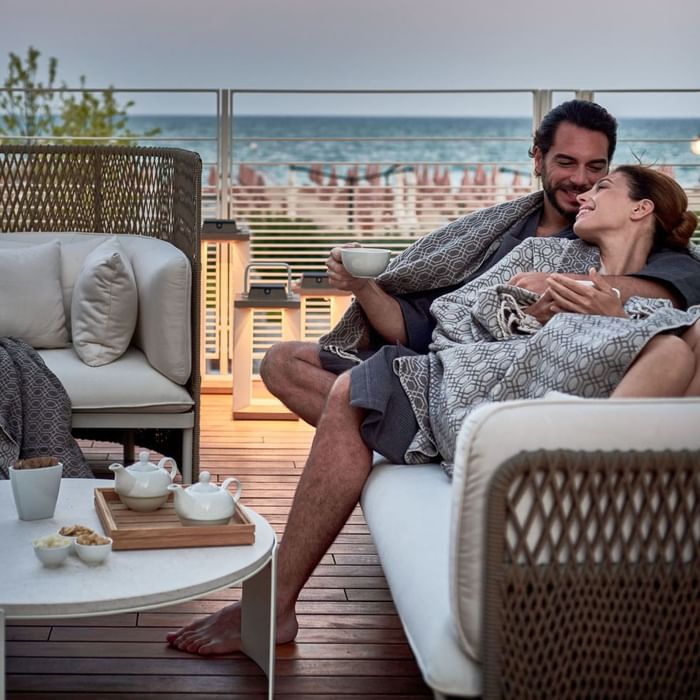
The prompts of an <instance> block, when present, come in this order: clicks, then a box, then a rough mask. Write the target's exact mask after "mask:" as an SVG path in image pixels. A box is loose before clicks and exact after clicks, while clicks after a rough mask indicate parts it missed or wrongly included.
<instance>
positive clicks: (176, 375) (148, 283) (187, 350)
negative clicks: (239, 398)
mask: <svg viewBox="0 0 700 700" xmlns="http://www.w3.org/2000/svg"><path fill="white" fill-rule="evenodd" d="M120 240H121V243H122V247H123V248H124V250H125V251H126V252H127V254H128V255H129V258H130V260H131V264H132V266H133V268H134V274H135V275H136V280H137V282H138V287H139V315H138V322H137V326H136V333H135V336H134V343H135V344H136V345H137V346H138V347H140V348H141V349H142V350H143V351H144V352H145V353H146V357H148V361H149V362H150V363H151V364H152V365H153V366H154V367H155V368H156V369H157V370H158V371H159V372H162V373H163V374H164V375H165V376H166V377H168V378H169V379H172V380H173V381H174V382H177V383H178V384H185V383H186V382H187V380H188V379H189V378H190V374H191V373H192V333H193V332H198V329H192V323H191V319H192V268H191V265H190V261H189V260H188V258H187V256H186V255H185V254H184V253H183V252H182V251H181V250H180V249H179V248H176V247H175V246H174V245H172V244H171V243H168V242H167V241H160V240H158V239H156V238H147V237H144V236H124V237H123V238H121V239H120Z"/></svg>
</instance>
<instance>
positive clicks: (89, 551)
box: [75, 537, 112, 564]
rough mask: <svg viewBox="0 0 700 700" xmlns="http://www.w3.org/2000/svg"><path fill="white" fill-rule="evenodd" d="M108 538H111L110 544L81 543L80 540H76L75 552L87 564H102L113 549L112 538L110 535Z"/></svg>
mask: <svg viewBox="0 0 700 700" xmlns="http://www.w3.org/2000/svg"><path fill="white" fill-rule="evenodd" d="M107 539H108V540H109V543H108V544H80V542H76V543H75V553H76V554H77V555H78V557H79V558H80V559H81V560H82V561H84V562H85V563H86V564H101V563H102V562H103V561H105V560H106V559H107V557H108V556H109V553H110V552H111V551H112V539H111V538H109V537H108V538H107Z"/></svg>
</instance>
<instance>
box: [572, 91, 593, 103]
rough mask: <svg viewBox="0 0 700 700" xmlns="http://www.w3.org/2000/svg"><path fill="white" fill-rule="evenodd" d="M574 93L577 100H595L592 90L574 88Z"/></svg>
mask: <svg viewBox="0 0 700 700" xmlns="http://www.w3.org/2000/svg"><path fill="white" fill-rule="evenodd" d="M574 94H575V95H576V99H577V100H585V101H586V102H593V101H594V100H595V93H594V92H593V90H576V92H575V93H574Z"/></svg>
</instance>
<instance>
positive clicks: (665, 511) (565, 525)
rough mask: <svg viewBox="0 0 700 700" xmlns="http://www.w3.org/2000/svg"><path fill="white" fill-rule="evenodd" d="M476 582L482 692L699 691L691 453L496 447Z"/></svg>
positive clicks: (699, 548)
mask: <svg viewBox="0 0 700 700" xmlns="http://www.w3.org/2000/svg"><path fill="white" fill-rule="evenodd" d="M484 593H485V605H484V624H483V634H484V647H483V658H484V670H483V679H484V686H483V697H484V698H529V697H530V698H592V697H627V698H697V697H698V696H699V695H700V644H699V641H698V631H699V628H698V621H699V620H700V455H699V454H698V453H697V452H692V451H689V450H681V451H661V452H652V451H644V452H636V451H628V452H619V451H612V452H581V451H571V450H552V451H544V450H542V451H539V452H523V453H521V454H519V455H516V456H515V457H513V458H511V459H510V460H508V461H506V462H505V463H504V464H503V465H501V467H500V468H499V469H498V471H497V472H496V474H495V475H494V477H493V480H492V482H491V487H490V490H489V502H488V507H487V525H486V564H485V591H484Z"/></svg>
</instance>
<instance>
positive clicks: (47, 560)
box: [32, 537, 73, 568]
mask: <svg viewBox="0 0 700 700" xmlns="http://www.w3.org/2000/svg"><path fill="white" fill-rule="evenodd" d="M65 539H66V540H68V541H67V543H66V544H64V545H62V546H60V547H41V546H37V544H36V543H35V542H36V541H35V542H34V543H32V544H33V546H34V554H36V557H37V559H38V560H39V561H40V562H41V563H42V564H43V565H44V566H48V567H49V568H52V567H54V566H61V564H63V562H64V561H65V560H66V557H67V556H68V555H69V554H70V552H71V550H72V549H73V542H71V540H70V539H69V538H68V537H66V538H65Z"/></svg>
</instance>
